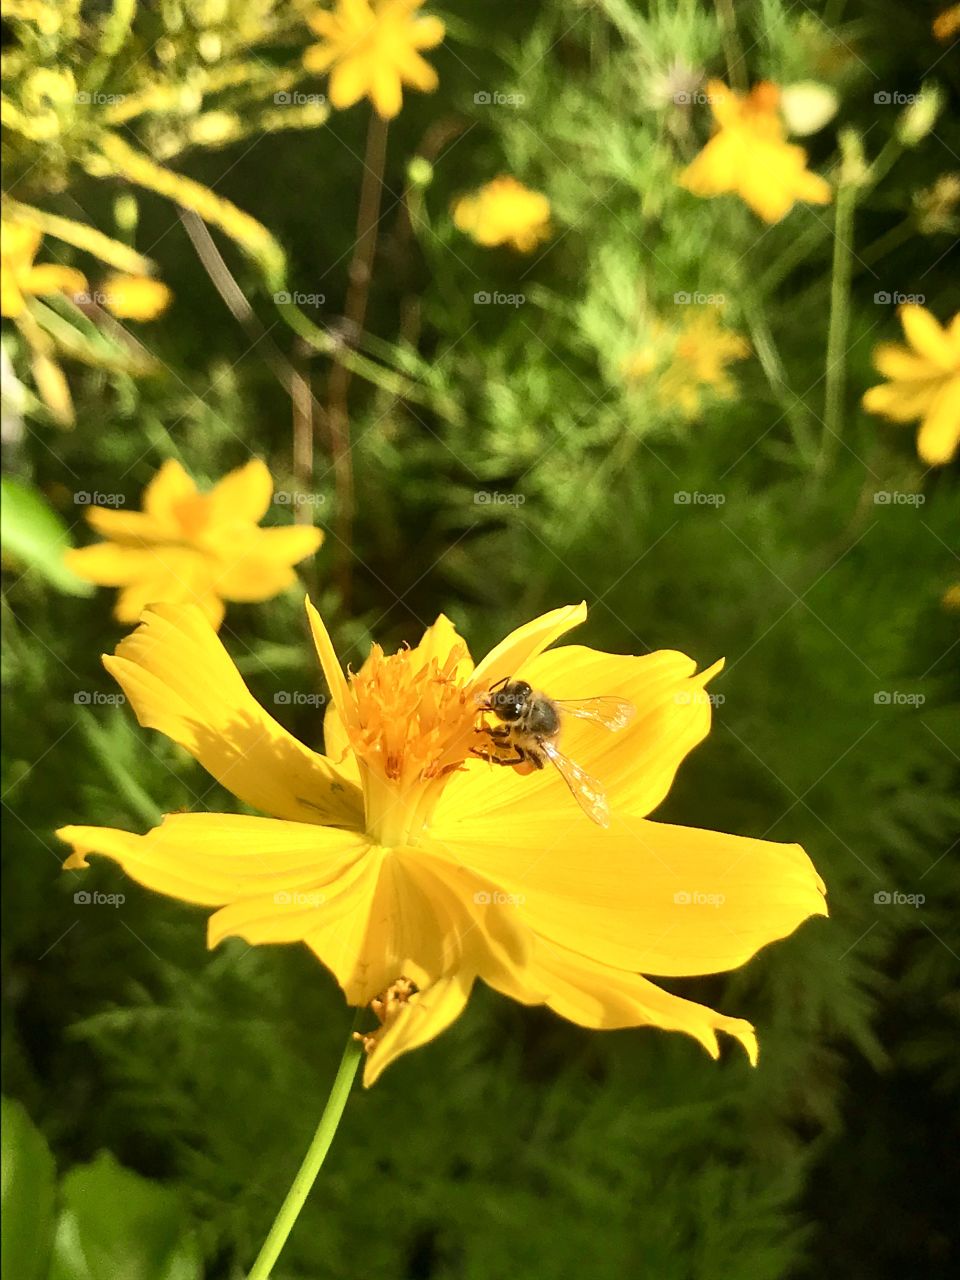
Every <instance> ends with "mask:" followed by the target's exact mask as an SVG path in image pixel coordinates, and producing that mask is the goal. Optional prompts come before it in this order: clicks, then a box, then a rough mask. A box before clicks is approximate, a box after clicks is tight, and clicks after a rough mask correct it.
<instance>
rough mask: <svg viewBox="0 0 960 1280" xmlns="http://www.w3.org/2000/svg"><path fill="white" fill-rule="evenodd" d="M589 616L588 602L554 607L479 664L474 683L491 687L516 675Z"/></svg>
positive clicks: (516, 632)
mask: <svg viewBox="0 0 960 1280" xmlns="http://www.w3.org/2000/svg"><path fill="white" fill-rule="evenodd" d="M586 617H587V606H586V604H585V603H584V602H581V603H580V604H568V605H563V606H562V607H561V608H559V609H551V611H550V612H549V613H544V614H542V615H541V616H540V617H539V618H534V620H533V621H532V622H527V623H524V625H523V626H522V627H518V628H517V629H516V631H511V632H510V634H509V635H508V636H507V637H506V639H504V640H501V641H500V643H499V644H498V645H496V646H495V647H494V648H493V649H491V650H490V652H489V653H488V654H487V656H486V657H485V658H484V659H483V661H482V662H480V663H479V664H478V665H477V669H476V671H475V672H474V673H473V683H474V686H475V687H476V688H478V689H479V688H483V689H489V688H490V686H491V685H494V684H496V683H497V681H498V680H502V679H503V678H504V676H512V675H515V674H516V672H517V671H519V670H520V668H521V667H522V666H523V665H524V664H525V663H527V662H530V661H531V660H532V659H533V658H535V657H536V656H537V654H538V653H542V652H543V650H544V649H546V648H548V647H549V646H550V645H552V644H554V643H555V642H556V641H557V640H559V639H560V637H561V636H562V635H564V634H566V632H568V631H569V630H570V629H571V627H577V626H579V625H580V623H581V622H584V621H586Z"/></svg>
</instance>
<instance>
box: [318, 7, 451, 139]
mask: <svg viewBox="0 0 960 1280" xmlns="http://www.w3.org/2000/svg"><path fill="white" fill-rule="evenodd" d="M422 4H423V0H337V6H336V9H335V10H334V11H332V12H331V11H329V10H326V9H324V10H320V11H319V12H317V13H314V14H312V15H311V16H310V17H309V18H308V19H307V21H308V22H309V24H310V27H311V29H312V30H313V31H314V32H315V33H316V35H318V36H320V37H321V43H320V44H315V45H311V46H310V48H309V49H308V50H307V51H306V53H305V54H304V55H303V65H304V67H306V69H307V71H309V72H311V73H312V74H314V75H323V74H324V73H325V72H327V71H329V72H330V88H329V96H330V102H331V104H332V105H333V106H334V107H337V108H340V109H342V108H345V107H352V106H353V104H354V103H355V102H359V101H360V99H361V98H369V99H370V101H371V102H372V103H373V105H374V107H375V109H376V111H377V113H378V114H379V115H380V116H381V117H382V118H383V119H384V120H392V119H393V117H394V116H395V115H397V114H398V112H399V111H400V108H401V106H402V105H403V85H405V84H408V85H411V86H412V87H413V88H414V89H420V90H421V91H422V92H423V93H432V92H433V91H434V89H436V87H437V73H436V71H434V69H433V67H431V66H430V64H429V63H428V62H426V61H425V60H424V59H423V58H421V56H420V53H419V50H421V49H433V48H435V47H436V46H437V45H438V44H440V42H441V41H442V40H443V37H444V25H443V23H442V22H441V21H440V19H439V18H435V17H420V16H418V12H417V11H418V10H419V9H420V7H421V5H422Z"/></svg>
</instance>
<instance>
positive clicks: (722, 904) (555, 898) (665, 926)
mask: <svg viewBox="0 0 960 1280" xmlns="http://www.w3.org/2000/svg"><path fill="white" fill-rule="evenodd" d="M429 842H430V844H431V845H432V844H434V843H436V844H437V845H438V846H440V847H442V848H443V849H444V850H445V851H446V853H447V856H448V857H449V858H451V859H453V860H456V861H458V862H460V863H461V864H462V865H463V866H465V867H467V868H468V869H469V870H470V871H472V872H474V873H476V874H478V875H479V876H481V877H482V878H483V879H484V880H487V881H489V882H491V883H493V884H495V885H498V886H499V888H500V889H501V890H502V891H503V892H504V893H505V894H507V895H509V898H510V901H511V902H516V903H518V904H519V906H516V907H514V906H511V908H510V909H511V910H514V911H515V912H517V913H518V914H519V915H520V917H521V919H522V922H523V924H524V925H525V926H526V927H527V928H529V929H531V930H532V931H533V932H534V933H536V934H538V935H539V936H540V937H543V938H546V939H549V940H550V941H551V942H555V943H556V944H557V945H558V946H563V947H566V948H567V949H568V950H570V951H574V952H577V953H578V954H580V955H583V956H587V957H589V958H590V959H591V960H595V961H597V962H598V963H601V964H606V965H611V966H613V967H614V968H619V969H625V970H629V971H631V972H639V973H650V974H660V975H663V976H690V975H694V974H705V973H719V972H722V971H723V970H726V969H735V968H737V967H738V966H739V965H741V964H743V963H744V962H745V961H747V960H749V959H750V957H751V956H753V955H754V954H755V953H756V952H757V951H758V950H759V949H760V948H761V947H763V946H766V944H767V943H769V942H773V941H775V940H776V939H777V938H783V937H786V935H787V934H790V933H792V932H793V931H794V929H796V928H797V926H798V925H799V924H801V923H802V921H804V920H805V919H807V917H808V916H811V915H825V914H826V906H825V904H824V900H823V893H824V889H823V883H822V881H821V880H820V877H819V876H818V875H817V873H816V871H815V870H814V868H813V865H812V864H811V862H810V859H809V858H808V857H807V855H806V853H804V851H803V849H801V848H800V846H799V845H790V844H775V843H774V842H772V841H768V840H754V839H749V838H747V837H744V836H731V835H725V834H723V833H721V832H718V831H700V830H696V829H695V828H692V827H674V826H668V825H666V824H663V823H658V822H649V821H646V820H644V819H641V818H628V819H616V818H615V820H614V824H613V826H612V827H610V828H609V829H604V828H602V827H599V826H596V825H595V824H593V823H591V822H589V821H588V820H587V819H584V820H583V821H579V822H575V821H571V820H570V818H569V816H567V815H563V814H562V813H555V814H553V815H552V816H551V815H550V814H548V813H547V812H545V811H544V810H542V809H540V808H539V807H537V808H536V809H534V810H533V812H528V811H525V809H524V806H523V805H522V804H519V803H518V804H517V805H516V806H515V807H514V809H513V811H512V820H511V821H510V822H509V823H505V822H504V820H503V815H502V814H491V815H490V816H489V817H488V818H485V819H484V818H479V817H476V816H472V817H471V818H470V819H469V821H467V820H464V819H461V820H460V821H459V822H455V821H448V823H447V824H446V826H443V827H440V828H439V829H438V826H437V824H434V825H433V826H432V827H431V832H430V839H429Z"/></svg>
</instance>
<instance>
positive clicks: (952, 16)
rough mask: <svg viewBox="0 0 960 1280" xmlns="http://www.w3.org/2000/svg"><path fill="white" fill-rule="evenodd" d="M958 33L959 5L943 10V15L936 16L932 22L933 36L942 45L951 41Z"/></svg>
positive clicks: (959, 27)
mask: <svg viewBox="0 0 960 1280" xmlns="http://www.w3.org/2000/svg"><path fill="white" fill-rule="evenodd" d="M958 31H960V4H954V5H951V6H950V8H949V9H944V11H943V13H941V14H938V15H937V17H936V18H934V20H933V34H934V36H935V37H936V39H937V40H941V41H943V43H944V44H946V42H947V41H948V40H952V39H953V37H954V36H955V35H956V34H957V32H958Z"/></svg>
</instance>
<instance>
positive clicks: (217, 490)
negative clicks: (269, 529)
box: [207, 458, 273, 525]
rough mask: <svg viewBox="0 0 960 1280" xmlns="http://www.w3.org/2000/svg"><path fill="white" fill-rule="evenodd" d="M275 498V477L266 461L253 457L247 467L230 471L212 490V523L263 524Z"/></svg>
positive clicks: (210, 499) (210, 498) (208, 499)
mask: <svg viewBox="0 0 960 1280" xmlns="http://www.w3.org/2000/svg"><path fill="white" fill-rule="evenodd" d="M272 500H273V476H271V474H270V472H269V470H268V469H267V465H266V463H265V462H263V461H261V459H260V458H252V459H251V460H250V462H248V463H247V464H246V465H245V466H242V467H237V469H236V470H235V471H230V472H228V473H227V474H226V475H225V476H224V477H223V479H222V480H221V481H219V482H218V483H217V484H215V485H214V486H213V488H212V489H211V490H210V493H209V495H208V497H207V501H208V502H209V504H210V523H211V524H212V525H225V524H259V523H260V521H261V520H262V519H263V517H264V516H265V515H266V514H267V512H268V511H269V510H270V503H271V502H272Z"/></svg>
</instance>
